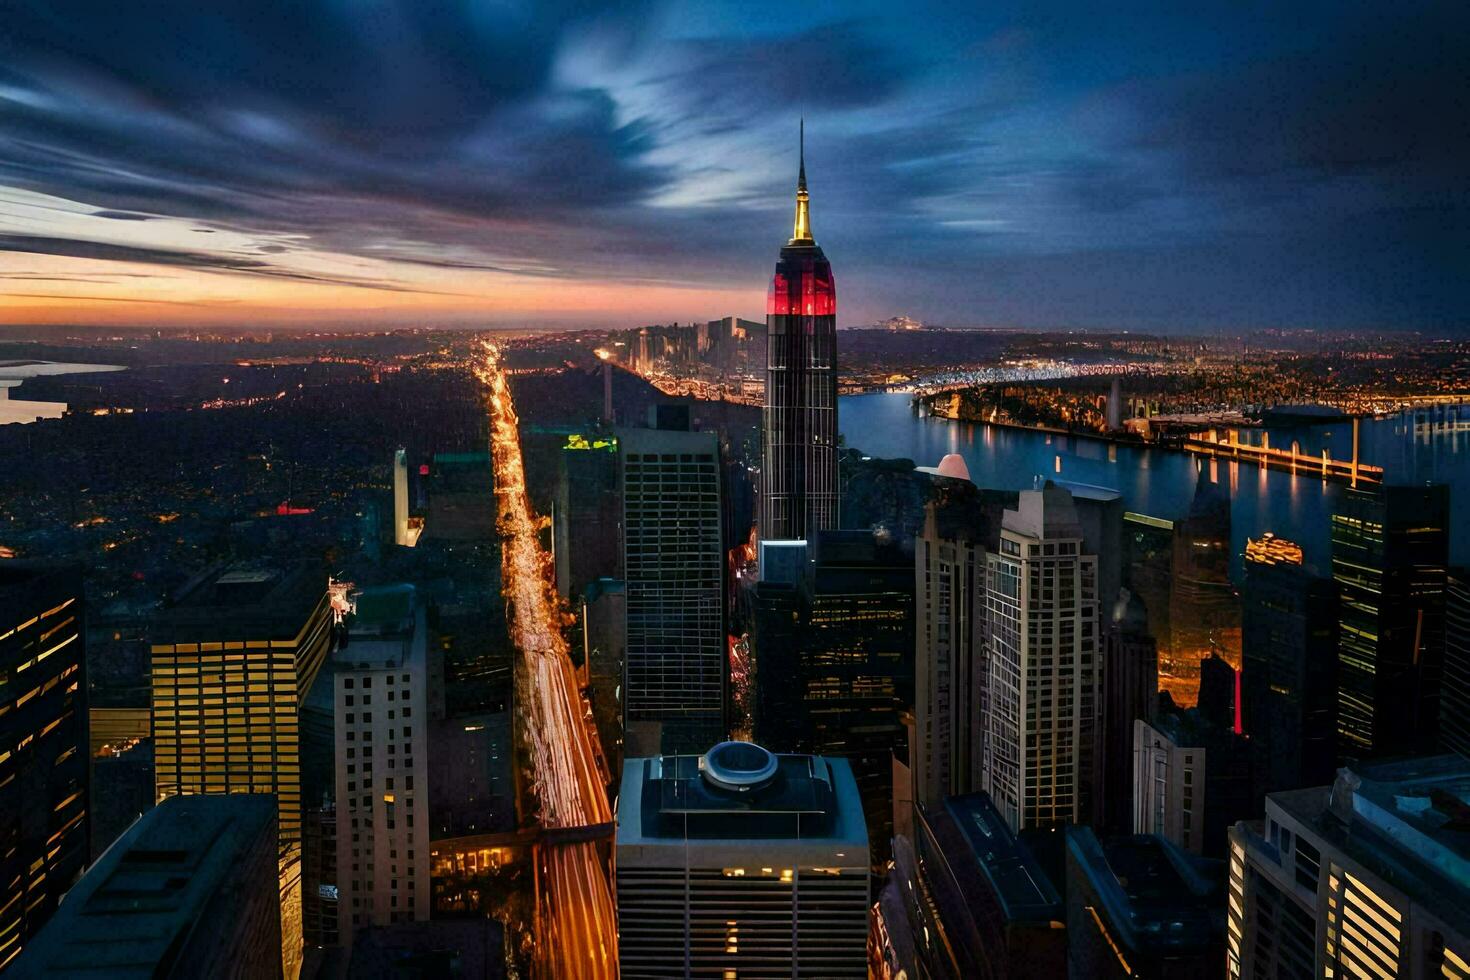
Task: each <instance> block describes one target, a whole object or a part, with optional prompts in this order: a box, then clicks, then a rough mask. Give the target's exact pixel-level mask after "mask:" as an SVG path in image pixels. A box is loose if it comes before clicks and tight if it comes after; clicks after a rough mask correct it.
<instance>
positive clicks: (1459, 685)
mask: <svg viewBox="0 0 1470 980" xmlns="http://www.w3.org/2000/svg"><path fill="white" fill-rule="evenodd" d="M1439 739H1440V744H1441V745H1443V746H1444V747H1445V748H1446V749H1449V750H1450V751H1451V752H1458V753H1460V754H1461V755H1463V756H1470V570H1466V569H1464V568H1456V569H1454V570H1453V571H1451V573H1450V575H1449V579H1448V581H1447V582H1446V583H1445V630H1444V691H1443V694H1442V695H1441V701H1440V708H1439Z"/></svg>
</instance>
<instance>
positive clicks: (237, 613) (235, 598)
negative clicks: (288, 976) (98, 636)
mask: <svg viewBox="0 0 1470 980" xmlns="http://www.w3.org/2000/svg"><path fill="white" fill-rule="evenodd" d="M326 585H327V583H326V576H325V575H323V574H321V573H320V572H319V570H317V569H316V568H314V567H313V566H311V565H310V564H307V563H302V564H300V565H296V566H294V567H286V568H277V567H270V566H265V565H237V566H229V567H215V568H212V569H210V570H209V571H206V572H205V573H203V574H201V575H199V576H198V577H196V578H195V579H193V580H192V581H191V582H189V583H188V584H186V585H185V586H184V587H183V588H182V589H181V590H179V592H178V593H177V594H176V595H175V596H174V599H173V603H172V605H171V606H170V607H169V608H168V609H166V610H164V612H163V613H161V614H160V616H159V618H158V620H157V621H156V622H155V624H154V627H153V629H152V633H151V641H152V642H151V650H152V656H153V740H154V752H155V761H154V779H155V783H156V789H157V796H158V799H159V800H164V799H167V798H168V797H171V796H179V795H189V794H195V793H202V794H226V793H269V794H272V795H274V797H275V799H276V803H277V806H278V808H279V809H278V819H277V829H278V831H279V833H280V886H281V930H280V931H281V940H282V954H283V957H284V961H283V962H284V964H285V967H286V970H287V972H288V973H289V972H290V971H291V970H292V969H293V968H294V965H295V964H296V963H299V962H300V957H301V943H302V907H301V837H302V830H301V820H302V795H301V730H300V726H301V720H300V712H301V708H302V705H303V704H304V703H305V700H306V697H307V695H308V694H309V693H310V691H311V686H312V684H313V683H314V682H315V680H316V676H317V673H318V672H319V671H320V670H321V667H322V664H323V662H324V661H325V660H326V658H327V652H328V649H329V648H330V646H331V642H332V610H331V605H330V603H329V600H328V596H327V589H326Z"/></svg>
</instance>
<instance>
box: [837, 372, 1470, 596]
mask: <svg viewBox="0 0 1470 980" xmlns="http://www.w3.org/2000/svg"><path fill="white" fill-rule="evenodd" d="M910 405H911V397H910V396H909V395H905V394H866V395H850V396H846V397H844V398H843V399H842V400H841V414H840V419H841V427H842V436H843V439H844V441H845V442H846V444H847V445H848V446H851V447H853V448H855V449H860V450H862V451H863V452H864V453H867V454H869V455H871V456H880V457H899V458H908V459H912V460H913V461H914V462H915V463H917V464H919V465H921V466H933V465H934V464H936V463H937V462H938V461H939V459H940V457H942V456H943V455H944V454H946V453H959V454H960V455H961V456H963V457H964V458H965V462H966V463H967V464H968V465H969V468H970V476H971V477H972V478H973V479H974V481H975V482H976V483H977V484H979V485H980V486H984V487H993V488H996V489H1003V490H1022V489H1030V488H1031V486H1032V483H1033V480H1034V478H1035V477H1038V476H1040V477H1043V478H1050V479H1057V480H1068V481H1073V482H1077V483H1089V484H1093V485H1096V486H1103V487H1110V488H1112V489H1115V490H1118V491H1119V492H1121V493H1122V494H1123V497H1124V501H1125V504H1126V506H1127V508H1128V509H1129V510H1132V511H1138V512H1141V513H1145V514H1150V515H1152V516H1156V517H1165V518H1170V519H1177V518H1180V517H1183V516H1184V514H1185V513H1186V512H1187V511H1188V509H1189V502H1190V500H1191V499H1192V497H1193V495H1194V489H1195V484H1196V480H1197V478H1198V473H1199V470H1200V467H1201V466H1206V467H1210V466H1211V464H1210V463H1209V462H1207V461H1201V460H1198V459H1195V458H1193V457H1190V456H1187V455H1185V454H1184V453H1180V452H1173V451H1169V450H1161V449H1143V448H1137V447H1133V446H1126V445H1114V444H1110V443H1107V442H1103V441H1101V440H1097V439H1088V438H1078V437H1075V436H1063V435H1051V434H1047V433H1042V432H1028V431H1026V430H1024V429H1017V428H1010V427H1000V426H988V425H980V424H975V423H969V422H953V421H949V420H947V419H936V418H919V417H918V416H916V415H915V414H914V412H913V410H912V408H911V407H910ZM1466 415H1467V416H1470V413H1466ZM1419 418H1420V419H1421V423H1420V424H1417V425H1416V424H1415V417H1414V416H1413V415H1410V414H1405V415H1396V416H1389V417H1385V418H1381V419H1365V420H1363V422H1362V429H1361V440H1362V445H1361V455H1362V460H1363V461H1364V462H1366V463H1372V464H1374V465H1376V466H1382V467H1383V468H1384V470H1385V471H1386V474H1387V479H1388V480H1389V482H1406V481H1411V480H1414V481H1424V480H1431V481H1438V482H1443V483H1448V484H1450V486H1451V487H1452V491H1451V499H1452V501H1453V507H1454V511H1453V513H1452V516H1453V517H1454V518H1455V519H1454V520H1452V521H1451V531H1450V535H1451V540H1450V556H1451V559H1452V560H1454V561H1456V562H1462V563H1463V562H1465V561H1467V560H1470V513H1467V510H1466V508H1467V507H1470V504H1467V500H1470V429H1467V428H1466V427H1465V421H1464V420H1463V419H1462V421H1460V423H1459V424H1458V425H1455V424H1453V419H1451V420H1450V422H1451V424H1443V423H1444V421H1445V420H1444V419H1441V424H1440V425H1438V426H1430V425H1428V424H1424V423H1423V421H1422V420H1424V419H1426V418H1428V416H1426V415H1424V414H1422V413H1421V415H1420V416H1419ZM1267 431H1269V432H1270V438H1271V444H1272V445H1273V446H1290V445H1291V444H1292V442H1293V441H1296V442H1297V443H1299V445H1300V449H1301V451H1302V452H1304V453H1315V454H1320V453H1321V451H1322V450H1323V449H1324V448H1327V449H1329V450H1330V451H1331V453H1332V456H1333V458H1335V459H1347V458H1349V457H1350V456H1351V446H1352V426H1351V425H1350V424H1348V423H1335V424H1330V425H1308V426H1293V427H1284V426H1282V427H1272V428H1271V429H1269V430H1267ZM1247 435H1248V436H1249V437H1251V438H1258V437H1259V432H1258V431H1255V430H1252V431H1250V432H1249V433H1247ZM1213 473H1214V475H1215V478H1216V479H1217V480H1219V481H1223V482H1225V484H1226V485H1227V487H1228V488H1229V491H1230V500H1231V525H1232V527H1231V533H1232V536H1233V544H1234V548H1233V550H1234V553H1235V558H1234V570H1235V573H1236V575H1237V576H1238V575H1239V571H1240V555H1241V554H1242V553H1243V552H1244V550H1245V540H1246V538H1247V537H1259V536H1260V535H1261V534H1263V533H1265V532H1266V531H1274V532H1277V533H1287V536H1289V537H1290V538H1291V539H1292V540H1294V541H1297V542H1298V543H1300V544H1301V546H1302V548H1303V551H1304V552H1305V557H1306V561H1307V563H1308V564H1309V565H1311V566H1313V567H1314V568H1315V569H1316V570H1318V571H1319V572H1321V573H1327V572H1329V571H1330V568H1329V565H1330V560H1331V554H1330V548H1331V542H1330V536H1329V528H1328V520H1327V515H1328V514H1329V513H1330V509H1331V507H1332V504H1333V502H1334V501H1335V500H1336V499H1337V498H1338V496H1339V495H1340V494H1341V492H1342V488H1341V487H1340V486H1339V485H1337V484H1333V483H1327V482H1324V481H1322V480H1321V479H1319V478H1317V477H1309V476H1302V475H1296V476H1293V475H1292V474H1290V473H1284V472H1276V471H1268V470H1264V469H1258V468H1257V467H1255V466H1252V465H1249V464H1244V463H1233V464H1232V463H1224V462H1219V463H1215V464H1213ZM1288 532H1289V533H1288Z"/></svg>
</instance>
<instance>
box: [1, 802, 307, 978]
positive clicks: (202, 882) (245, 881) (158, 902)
mask: <svg viewBox="0 0 1470 980" xmlns="http://www.w3.org/2000/svg"><path fill="white" fill-rule="evenodd" d="M276 838H277V834H276V806H275V801H274V800H272V799H271V798H270V797H268V796H264V795H251V794H240V793H236V794H231V795H229V796H185V797H174V798H172V799H168V800H164V801H163V802H162V803H160V804H159V805H158V806H156V807H154V808H153V809H151V810H149V811H148V812H147V813H145V814H143V816H142V817H140V818H139V819H138V821H137V822H136V823H134V824H133V826H132V827H130V828H129V829H128V831H127V832H126V833H125V834H123V835H122V837H120V838H118V840H117V842H116V843H114V844H113V845H112V847H110V848H108V849H107V852H106V853H105V854H103V855H102V856H101V857H100V858H98V860H97V863H96V864H94V865H93V866H92V867H91V868H89V869H88V870H87V873H86V874H85V875H83V876H82V879H81V881H80V882H78V883H77V885H76V887H75V888H73V889H72V890H71V891H70V892H68V893H67V896H66V901H65V902H63V903H62V904H61V908H60V909H59V910H58V911H57V913H56V915H55V917H54V918H53V919H52V920H51V922H50V923H48V924H47V926H46V928H44V929H43V930H42V931H41V933H40V935H38V936H37V937H36V940H35V942H34V943H33V944H31V945H30V947H29V948H28V949H26V951H25V952H24V953H23V954H22V955H21V957H20V958H19V959H17V960H16V961H15V964H14V966H13V968H12V969H11V970H10V971H8V972H7V973H6V974H5V975H6V977H7V980H12V978H24V980H42V978H44V980H84V978H90V977H152V978H156V980H195V978H198V977H227V978H231V980H277V978H279V977H280V976H281V960H280V947H281V919H280V908H279V904H280V901H279V893H278V888H277V885H278V861H277V853H276V852H277V843H276Z"/></svg>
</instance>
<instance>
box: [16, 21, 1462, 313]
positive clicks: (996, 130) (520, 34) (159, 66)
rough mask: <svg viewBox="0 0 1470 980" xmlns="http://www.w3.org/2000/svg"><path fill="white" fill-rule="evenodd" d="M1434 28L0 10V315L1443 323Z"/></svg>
mask: <svg viewBox="0 0 1470 980" xmlns="http://www.w3.org/2000/svg"><path fill="white" fill-rule="evenodd" d="M1467 11H1470V8H1467V6H1466V5H1465V4H1464V3H1463V2H1459V3H1443V4H1416V3H1412V2H1411V3H1387V2H1382V0H1379V2H1370V3H1353V2H1347V3H1331V4H1303V3H1240V2H1236V3H1228V4H1221V5H1218V6H1213V5H1203V4H1189V3H1184V4H1180V3H1172V4H1157V5H1153V4H1150V5H1127V4H1094V3H1076V4H1054V5H1053V4H1034V3H1016V4H1007V3H974V4H964V3H959V4H951V3H935V4H932V5H931V4H925V3H923V2H916V0H911V2H907V3H902V4H898V3H885V4H865V3H857V2H848V3H841V4H821V3H804V2H792V3H782V4H753V3H745V2H741V3H728V4H723V3H677V4H635V3H620V4H617V5H610V6H609V7H608V8H606V9H602V8H599V7H596V6H586V7H584V6H582V5H576V4H567V5H562V4H552V3H536V4H518V3H491V2H482V3H458V4H455V3H438V2H431V0H405V2H402V3H391V2H379V3H372V2H363V3H352V2H345V0H336V2H311V0H302V2H299V3H291V4H270V3H263V2H260V0H204V2H199V0H194V2H138V3H119V2H117V0H97V2H90V3H82V2H57V0H33V2H25V0H6V2H3V3H0V323H77V324H89V323H98V324H102V323H116V324H153V323H158V324H194V323H198V324H248V325H271V324H280V325H303V326H306V325H314V324H321V325H329V326H342V325H351V324H361V325H372V326H386V325H402V326H414V325H439V324H458V325H472V326H481V325H487V326H488V325H506V326H516V325H522V324H534V325H548V326H550V325H556V326H565V325H579V324H587V325H606V326H629V325H636V324H639V323H645V322H653V321H661V322H667V321H672V320H681V321H687V320H693V319H709V318H713V317H717V316H722V315H726V314H738V315H742V316H750V317H755V316H760V315H761V314H762V312H763V309H764V294H765V285H766V281H767V279H768V277H769V276H770V273H771V270H772V268H773V266H774V263H775V259H776V253H777V251H778V249H779V248H780V246H781V245H782V244H784V243H785V241H786V238H787V237H788V236H789V235H790V233H791V207H792V192H793V189H794V183H795V177H796V164H797V141H796V133H797V122H798V119H799V118H800V117H801V116H802V115H803V114H804V115H805V117H806V121H807V173H808V177H809V183H810V187H811V195H812V223H813V230H814V232H815V236H816V238H817V240H818V241H819V242H820V243H821V244H822V246H823V248H824V250H825V251H826V254H827V256H828V257H829V258H830V259H831V260H832V263H833V268H834V270H835V273H836V279H837V286H838V297H839V307H838V309H839V316H838V322H839V323H840V324H841V325H843V326H853V325H860V324H864V323H869V322H872V321H874V320H877V319H881V318H884V317H888V316H892V315H895V314H909V315H912V316H916V317H919V318H921V319H924V320H926V321H930V322H936V323H942V324H951V325H956V326H1035V327H1088V328H1102V327H1118V328H1128V329H1144V330H1154V331H1169V332H1174V331H1210V330H1215V329H1220V330H1223V329H1234V328H1242V327H1252V326H1303V327H1323V328H1370V327H1384V328H1419V329H1425V330H1429V331H1434V332H1463V331H1464V330H1465V329H1466V325H1467V323H1470V275H1467V271H1470V247H1467V241H1470V238H1467V234H1470V96H1467V90H1470V54H1467V52H1470V12H1467Z"/></svg>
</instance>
